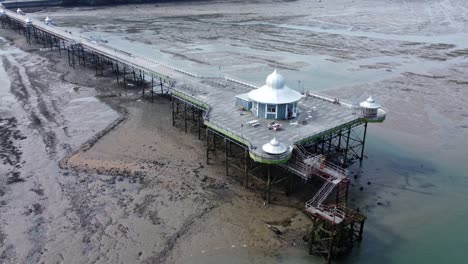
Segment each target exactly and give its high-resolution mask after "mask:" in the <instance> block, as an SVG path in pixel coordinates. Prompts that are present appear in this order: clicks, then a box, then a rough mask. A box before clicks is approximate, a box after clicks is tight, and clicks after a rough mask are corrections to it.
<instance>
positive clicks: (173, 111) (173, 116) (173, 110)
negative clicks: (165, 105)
mask: <svg viewBox="0 0 468 264" xmlns="http://www.w3.org/2000/svg"><path fill="white" fill-rule="evenodd" d="M174 100H175V99H174V97H171V102H172V126H175V109H174V108H175V107H174Z"/></svg>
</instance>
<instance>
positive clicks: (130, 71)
mask: <svg viewBox="0 0 468 264" xmlns="http://www.w3.org/2000/svg"><path fill="white" fill-rule="evenodd" d="M0 23H1V26H2V28H9V29H12V30H14V31H15V32H17V33H19V34H21V35H23V36H24V37H25V39H26V40H27V42H28V43H29V44H36V45H40V46H42V50H51V51H58V52H59V54H61V53H62V51H66V56H67V59H68V64H69V66H70V67H73V68H75V67H78V66H82V67H92V68H94V70H95V72H96V76H105V75H109V74H114V75H115V76H116V79H117V83H118V84H123V86H124V87H125V88H126V89H129V87H130V86H134V87H135V88H137V89H141V94H142V97H143V98H146V97H148V96H149V97H151V102H153V97H154V95H157V94H160V95H167V94H168V93H169V90H170V88H172V87H174V85H175V80H172V79H170V78H169V77H167V76H163V75H160V74H159V73H156V72H148V71H145V70H142V69H140V68H137V67H135V66H133V65H128V64H126V63H124V62H122V61H119V60H116V59H114V58H113V57H112V56H107V55H105V54H103V53H100V52H97V51H95V50H92V49H89V48H87V47H85V46H83V45H82V44H81V43H77V42H75V41H72V40H70V39H69V38H67V37H68V36H61V35H56V34H53V33H51V32H49V31H47V30H45V29H44V30H43V29H42V27H37V26H35V25H34V24H31V25H28V24H26V23H25V22H24V21H21V20H18V19H12V18H10V16H6V15H4V16H1V17H0ZM70 36H71V33H70ZM114 51H115V52H116V53H117V52H124V51H117V50H114Z"/></svg>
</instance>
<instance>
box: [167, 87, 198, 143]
mask: <svg viewBox="0 0 468 264" xmlns="http://www.w3.org/2000/svg"><path fill="white" fill-rule="evenodd" d="M171 104H172V126H175V127H180V128H183V129H184V131H185V132H187V133H188V132H193V131H196V133H197V134H198V139H200V140H201V139H202V135H203V134H204V133H203V132H202V131H203V129H205V127H206V126H205V125H204V124H203V114H204V112H205V109H204V108H203V107H200V106H198V105H196V104H194V103H192V102H190V101H187V100H184V99H182V98H179V97H176V96H171Z"/></svg>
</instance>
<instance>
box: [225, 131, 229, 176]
mask: <svg viewBox="0 0 468 264" xmlns="http://www.w3.org/2000/svg"><path fill="white" fill-rule="evenodd" d="M228 144H229V142H228V140H226V139H225V140H224V162H225V163H226V176H228V175H229V158H228V157H229V155H228V151H229V147H228Z"/></svg>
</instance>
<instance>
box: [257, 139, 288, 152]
mask: <svg viewBox="0 0 468 264" xmlns="http://www.w3.org/2000/svg"><path fill="white" fill-rule="evenodd" d="M262 149H263V151H265V152H266V153H268V154H271V155H279V154H283V153H285V152H286V151H287V150H288V147H286V145H284V144H283V143H280V142H279V141H278V140H277V139H276V137H274V138H273V139H272V140H271V141H270V142H268V143H266V144H264V145H263V146H262Z"/></svg>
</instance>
